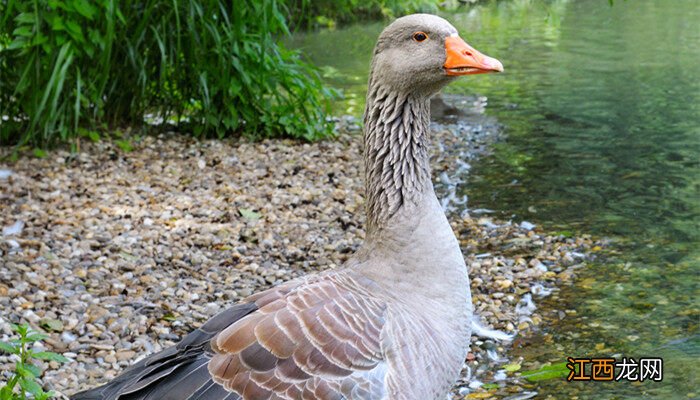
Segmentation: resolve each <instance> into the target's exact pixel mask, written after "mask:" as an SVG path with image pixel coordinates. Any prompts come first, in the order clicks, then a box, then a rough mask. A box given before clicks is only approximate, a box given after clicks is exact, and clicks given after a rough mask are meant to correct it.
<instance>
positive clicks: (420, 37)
mask: <svg viewBox="0 0 700 400" xmlns="http://www.w3.org/2000/svg"><path fill="white" fill-rule="evenodd" d="M427 38H428V35H427V34H425V33H424V32H416V33H414V34H413V40H415V41H416V42H422V41H424V40H425V39H427Z"/></svg>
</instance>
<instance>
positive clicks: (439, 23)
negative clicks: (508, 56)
mask: <svg viewBox="0 0 700 400" xmlns="http://www.w3.org/2000/svg"><path fill="white" fill-rule="evenodd" d="M502 71H503V65H502V64H501V62H500V61H498V60H496V59H495V58H491V57H488V56H486V55H484V54H481V53H480V52H479V51H477V50H476V49H474V48H473V47H471V46H470V45H468V44H467V43H466V42H465V41H464V40H463V39H462V38H460V37H459V34H458V32H457V29H455V27H454V26H452V24H450V23H449V22H447V21H446V20H445V19H443V18H440V17H438V16H435V15H430V14H412V15H407V16H405V17H401V18H398V19H397V20H395V21H394V22H393V23H391V24H390V25H389V26H387V27H386V28H385V29H384V31H383V32H382V33H381V35H380V36H379V39H378V40H377V45H376V47H375V49H374V57H373V59H372V73H371V82H370V84H371V83H372V82H374V83H376V84H381V85H382V86H385V87H387V88H388V89H390V90H393V91H397V92H400V93H405V94H417V95H424V96H430V95H433V94H435V93H437V92H438V91H439V90H440V89H441V88H442V87H443V86H445V85H446V84H448V83H449V82H450V81H452V80H453V79H454V78H456V77H458V76H462V75H474V74H483V73H489V72H502Z"/></svg>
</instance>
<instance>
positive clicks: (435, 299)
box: [73, 14, 502, 400]
mask: <svg viewBox="0 0 700 400" xmlns="http://www.w3.org/2000/svg"><path fill="white" fill-rule="evenodd" d="M416 32H420V33H423V34H424V35H425V39H423V37H422V36H420V37H419V38H420V39H422V40H416V36H414V35H415V33H416ZM456 36H457V31H456V30H455V28H454V27H452V25H450V24H449V23H448V22H447V21H445V20H444V19H442V18H439V17H436V16H432V15H425V14H416V15H411V16H407V17H403V18H400V19H398V20H396V21H395V22H394V23H392V24H391V25H390V26H388V27H387V28H386V29H385V30H384V31H383V32H382V34H381V35H380V37H379V39H378V41H377V45H376V48H375V51H374V57H373V60H372V67H371V73H370V79H369V90H368V94H367V105H366V109H365V114H364V121H365V137H364V145H365V168H366V171H365V173H366V190H367V215H368V222H367V224H368V225H367V237H366V240H365V243H364V244H363V245H362V247H361V248H360V249H359V250H358V252H357V253H356V254H355V255H354V256H353V257H352V258H351V259H350V260H349V261H348V262H347V263H346V264H345V265H344V266H343V267H342V268H339V269H337V270H331V271H326V272H323V273H320V274H315V275H309V276H307V277H304V278H301V279H298V280H294V281H291V282H287V283H285V284H282V285H279V286H277V287H274V288H272V289H269V290H266V291H263V292H261V293H258V294H255V295H253V296H250V297H248V298H246V299H244V300H243V302H242V303H241V304H238V305H236V306H234V307H232V308H230V309H228V310H226V311H224V312H223V313H221V314H219V315H217V316H215V317H214V318H212V319H211V320H210V321H209V322H207V323H206V324H205V325H204V326H202V327H201V328H200V329H198V330H196V331H194V332H193V333H191V334H189V335H188V336H186V337H185V338H184V339H183V340H182V341H181V342H180V343H179V344H178V345H177V346H175V347H172V348H169V349H166V350H163V351H162V352H160V353H157V354H155V355H152V356H150V357H147V358H146V359H144V360H142V361H140V362H138V363H136V364H135V365H134V366H132V367H130V368H129V369H127V370H126V371H125V372H124V373H123V374H122V375H120V376H119V377H117V378H116V379H115V380H113V381H112V382H110V383H108V384H106V385H105V386H102V387H99V388H97V389H93V390H90V391H86V392H82V393H79V394H76V395H75V396H74V397H73V399H76V400H85V399H95V400H96V399H189V400H193V399H201V400H219V399H241V398H242V399H245V400H252V399H254V400H263V399H291V400H297V399H322V400H341V399H392V400H396V399H420V400H425V399H440V398H444V396H445V395H446V394H447V393H448V392H449V390H450V388H451V386H452V384H453V382H454V380H455V379H456V377H457V375H458V374H459V371H460V369H461V366H462V363H463V361H464V358H465V356H466V352H467V348H468V345H469V338H470V319H471V312H472V310H471V296H470V293H469V279H468V277H467V270H466V266H465V264H464V259H463V258H462V254H461V251H460V248H459V244H458V242H457V239H456V238H455V236H454V233H453V232H452V229H451V228H450V225H449V223H448V221H447V219H446V217H445V214H444V213H443V211H442V209H441V207H440V204H439V202H438V199H437V197H436V196H435V192H434V190H433V185H432V182H431V180H430V167H429V163H428V161H429V160H428V157H429V155H428V145H429V142H430V138H429V119H430V110H429V98H430V96H432V95H433V94H435V93H436V92H437V91H438V90H439V89H440V88H442V87H443V86H444V85H445V84H447V83H448V82H449V81H450V80H451V79H453V77H452V76H451V75H456V74H466V73H467V72H468V73H472V72H473V71H474V69H473V68H472V67H471V66H470V65H471V64H465V65H464V66H462V65H459V64H455V65H453V64H454V62H451V63H450V67H449V68H448V66H447V61H446V57H448V56H449V54H450V53H449V51H448V50H446V49H447V41H448V40H449V39H448V38H452V40H453V42H454V41H455V40H457V39H456ZM459 40H460V41H461V39H459ZM461 43H464V42H461ZM458 45H459V46H461V44H460V43H458ZM463 46H467V45H466V43H464V45H463ZM464 48H465V49H466V48H467V47H464ZM469 49H471V48H469ZM471 50H473V49H471ZM446 51H447V56H446ZM460 51H461V50H460ZM467 53H468V51H467V50H465V51H464V52H463V53H458V54H457V53H456V54H457V55H456V57H457V59H459V58H460V57H463V55H465V54H467ZM469 55H470V56H471V54H469ZM480 56H481V55H480ZM483 57H485V56H483ZM491 65H494V64H491ZM498 65H500V63H499V64H498ZM501 69H502V67H501ZM464 71H467V72H464ZM462 72H464V73H462ZM477 73H478V72H477Z"/></svg>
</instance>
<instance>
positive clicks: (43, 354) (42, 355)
mask: <svg viewBox="0 0 700 400" xmlns="http://www.w3.org/2000/svg"><path fill="white" fill-rule="evenodd" d="M32 357H34V358H38V359H39V360H48V361H56V362H61V363H65V362H69V361H70V360H69V359H67V358H66V357H64V356H62V355H60V354H57V353H54V352H51V351H40V352H38V353H34V354H32Z"/></svg>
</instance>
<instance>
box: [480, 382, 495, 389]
mask: <svg viewBox="0 0 700 400" xmlns="http://www.w3.org/2000/svg"><path fill="white" fill-rule="evenodd" d="M481 388H482V389H485V390H491V389H498V388H499V386H498V383H484V384H483V385H481Z"/></svg>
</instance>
